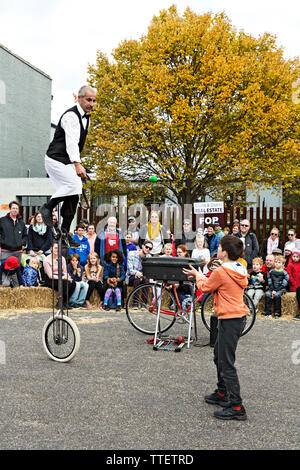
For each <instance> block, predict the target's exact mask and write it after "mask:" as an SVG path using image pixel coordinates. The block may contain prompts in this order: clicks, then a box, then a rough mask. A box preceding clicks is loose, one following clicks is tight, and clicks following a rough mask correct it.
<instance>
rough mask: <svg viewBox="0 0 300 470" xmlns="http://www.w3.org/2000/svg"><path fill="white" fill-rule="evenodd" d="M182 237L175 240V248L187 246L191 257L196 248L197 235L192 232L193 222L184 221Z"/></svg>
mask: <svg viewBox="0 0 300 470" xmlns="http://www.w3.org/2000/svg"><path fill="white" fill-rule="evenodd" d="M182 228H183V231H182V237H181V238H178V239H176V240H175V247H176V248H177V246H178V245H185V246H186V247H187V249H188V252H189V255H190V256H191V254H192V251H193V249H194V248H195V238H196V233H195V232H194V231H193V230H192V221H191V220H190V219H185V220H184V221H183V226H182Z"/></svg>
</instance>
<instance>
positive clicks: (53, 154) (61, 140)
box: [46, 106, 89, 165]
mask: <svg viewBox="0 0 300 470" xmlns="http://www.w3.org/2000/svg"><path fill="white" fill-rule="evenodd" d="M69 111H73V112H74V113H75V114H76V115H77V116H78V119H79V124H80V139H79V143H78V147H79V153H81V152H82V149H83V146H84V143H85V139H86V136H87V133H88V127H89V126H88V125H87V127H86V129H84V127H83V125H82V119H81V114H80V112H79V111H78V109H77V106H73V108H70V109H68V110H67V111H66V112H65V113H64V114H63V115H62V116H61V118H60V120H59V123H58V124H57V127H56V129H55V134H54V137H53V140H52V142H51V143H50V145H49V147H48V150H47V152H46V154H47V156H48V157H49V158H53V160H57V161H58V162H61V163H63V164H64V165H69V164H70V163H71V161H70V158H69V155H68V152H67V149H66V136H65V131H64V130H63V128H62V127H61V119H62V117H63V116H64V115H65V114H66V113H68V112H69Z"/></svg>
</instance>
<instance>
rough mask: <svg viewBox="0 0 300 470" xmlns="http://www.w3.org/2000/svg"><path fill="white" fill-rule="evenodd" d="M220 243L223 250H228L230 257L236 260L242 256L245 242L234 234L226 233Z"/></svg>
mask: <svg viewBox="0 0 300 470" xmlns="http://www.w3.org/2000/svg"><path fill="white" fill-rule="evenodd" d="M220 245H221V248H222V250H223V251H227V254H228V258H229V259H231V260H232V261H236V260H237V259H238V258H240V257H241V256H242V253H243V250H244V244H243V242H242V240H241V239H240V238H238V237H235V236H234V235H225V237H222V238H221V239H220Z"/></svg>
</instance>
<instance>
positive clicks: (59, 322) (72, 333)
mask: <svg viewBox="0 0 300 470" xmlns="http://www.w3.org/2000/svg"><path fill="white" fill-rule="evenodd" d="M42 340H43V346H44V348H45V351H46V353H47V355H48V356H49V357H50V358H51V359H53V360H54V361H57V362H69V361H71V359H73V358H74V357H75V356H76V354H77V352H78V350H79V346H80V333H79V330H78V328H77V325H76V323H75V322H74V321H73V320H72V319H71V318H69V317H67V316H66V315H62V316H60V317H57V318H54V317H51V318H49V319H48V320H47V321H46V323H45V325H44V328H43V334H42Z"/></svg>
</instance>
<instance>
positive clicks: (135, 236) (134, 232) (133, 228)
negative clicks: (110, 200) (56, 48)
mask: <svg viewBox="0 0 300 470" xmlns="http://www.w3.org/2000/svg"><path fill="white" fill-rule="evenodd" d="M127 232H130V233H131V236H132V240H131V241H132V243H134V244H135V245H138V244H139V229H138V227H137V224H136V218H135V217H134V216H133V215H130V216H129V217H128V229H127Z"/></svg>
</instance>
